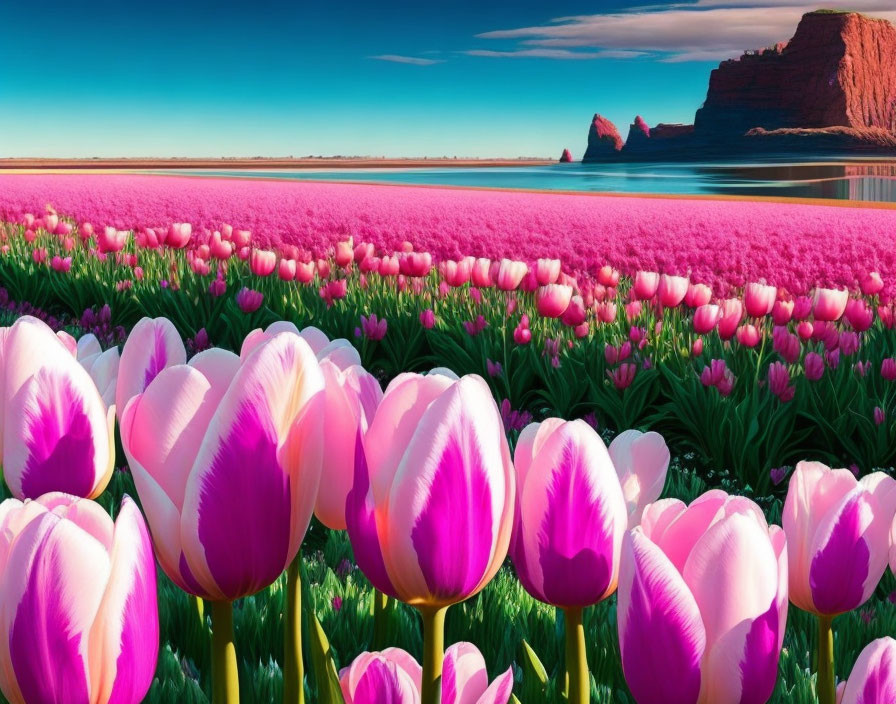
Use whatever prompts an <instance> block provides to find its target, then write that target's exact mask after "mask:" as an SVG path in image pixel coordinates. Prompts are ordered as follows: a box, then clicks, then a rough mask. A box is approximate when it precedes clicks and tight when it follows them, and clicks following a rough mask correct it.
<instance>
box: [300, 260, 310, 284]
mask: <svg viewBox="0 0 896 704" xmlns="http://www.w3.org/2000/svg"><path fill="white" fill-rule="evenodd" d="M313 280H314V262H296V281H298V282H299V283H302V284H310V283H311V282H312V281H313Z"/></svg>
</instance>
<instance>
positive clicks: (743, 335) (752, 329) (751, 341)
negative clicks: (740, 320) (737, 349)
mask: <svg viewBox="0 0 896 704" xmlns="http://www.w3.org/2000/svg"><path fill="white" fill-rule="evenodd" d="M759 340H760V335H759V331H758V330H757V329H756V326H755V325H741V326H740V327H739V328H738V329H737V341H738V342H739V343H740V344H741V345H743V346H744V347H755V346H756V345H758V344H759Z"/></svg>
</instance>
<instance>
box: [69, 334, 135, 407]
mask: <svg viewBox="0 0 896 704" xmlns="http://www.w3.org/2000/svg"><path fill="white" fill-rule="evenodd" d="M58 334H59V333H57V335H58ZM75 355H76V359H77V360H78V364H80V365H81V366H82V367H84V370H85V371H86V372H87V373H88V374H90V378H91V379H93V383H94V384H95V385H96V388H97V391H99V392H100V397H101V398H102V399H103V403H105V404H106V407H107V408H108V407H111V406H113V405H114V404H115V391H116V389H117V387H118V373H119V367H120V364H121V355H120V354H119V352H118V347H110V348H109V349H107V350H106V351H103V350H102V348H101V347H100V343H99V341H98V340H97V339H96V337H95V336H93V335H92V334H90V333H88V334H87V335H83V336H82V337H81V338H80V339H79V340H78V342H77V347H76V350H75Z"/></svg>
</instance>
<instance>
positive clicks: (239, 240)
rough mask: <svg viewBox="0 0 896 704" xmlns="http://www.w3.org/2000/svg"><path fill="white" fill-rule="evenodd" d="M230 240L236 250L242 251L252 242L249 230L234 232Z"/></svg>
mask: <svg viewBox="0 0 896 704" xmlns="http://www.w3.org/2000/svg"><path fill="white" fill-rule="evenodd" d="M231 240H232V241H233V246H234V247H236V248H237V250H240V249H244V248H246V247H248V246H249V243H250V242H252V233H251V232H250V231H249V230H234V231H233V235H232V236H231Z"/></svg>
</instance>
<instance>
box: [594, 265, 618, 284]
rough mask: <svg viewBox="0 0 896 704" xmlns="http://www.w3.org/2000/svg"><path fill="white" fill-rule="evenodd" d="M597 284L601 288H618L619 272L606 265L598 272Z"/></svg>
mask: <svg viewBox="0 0 896 704" xmlns="http://www.w3.org/2000/svg"><path fill="white" fill-rule="evenodd" d="M597 282H598V283H599V284H600V285H601V286H613V287H615V286H618V285H619V272H618V271H616V269H614V268H613V267H611V266H610V265H609V264H605V265H604V266H602V267H601V268H600V269H599V270H598V272H597Z"/></svg>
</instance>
